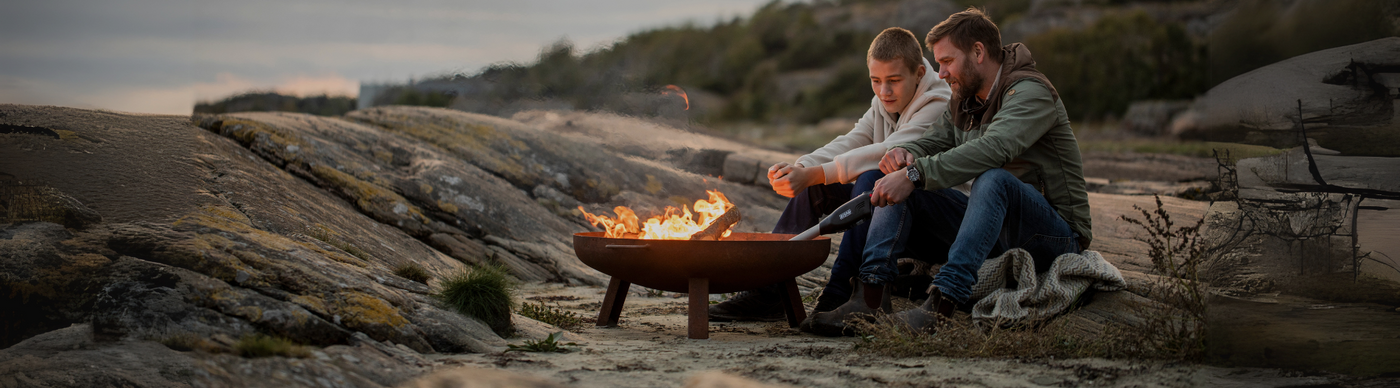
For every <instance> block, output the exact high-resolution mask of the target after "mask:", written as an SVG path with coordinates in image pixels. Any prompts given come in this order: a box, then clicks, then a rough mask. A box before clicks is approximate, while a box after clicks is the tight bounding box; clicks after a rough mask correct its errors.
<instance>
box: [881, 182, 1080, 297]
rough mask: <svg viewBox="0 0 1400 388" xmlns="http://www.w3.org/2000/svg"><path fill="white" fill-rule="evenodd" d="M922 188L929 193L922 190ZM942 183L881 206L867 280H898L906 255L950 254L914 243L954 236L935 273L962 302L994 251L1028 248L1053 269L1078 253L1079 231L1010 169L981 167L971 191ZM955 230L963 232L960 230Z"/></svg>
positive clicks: (1040, 265)
mask: <svg viewBox="0 0 1400 388" xmlns="http://www.w3.org/2000/svg"><path fill="white" fill-rule="evenodd" d="M919 193H927V194H924V195H918V194H919ZM959 197H962V194H961V193H958V192H957V191H955V190H951V189H943V190H938V191H934V192H928V191H924V190H918V189H916V190H914V192H913V193H911V194H910V196H909V199H907V200H905V201H904V202H901V203H899V204H895V205H890V206H886V207H882V208H878V209H876V210H875V214H874V218H872V219H871V224H870V232H869V235H868V241H867V243H866V246H865V251H864V253H863V260H862V263H861V267H860V275H859V276H860V279H861V281H862V282H865V283H873V284H885V283H889V282H892V281H894V278H895V275H896V273H897V270H896V267H895V260H897V259H898V258H899V257H913V258H915V259H919V260H924V261H930V262H935V263H936V262H937V261H939V259H943V258H941V257H939V256H938V255H936V254H935V255H930V254H929V253H928V252H919V251H917V250H910V249H909V248H910V247H914V246H919V245H921V244H922V245H925V246H930V245H931V246H940V245H942V244H943V243H944V242H945V241H946V242H947V243H948V250H947V251H946V252H947V255H946V259H945V260H946V261H947V262H946V264H944V265H943V268H942V269H940V270H939V271H938V275H937V276H934V278H933V284H934V285H935V286H938V289H939V291H940V292H942V293H943V295H944V296H945V297H948V298H950V299H952V300H954V301H956V302H958V303H966V302H968V300H967V299H968V298H969V296H970V294H971V293H972V285H973V284H974V283H976V282H977V271H978V270H979V269H981V268H982V262H983V261H985V260H986V259H987V258H988V257H995V256H1000V255H1001V254H1002V253H1003V252H1005V251H1006V250H1007V249H1011V248H1021V249H1025V250H1026V251H1027V252H1029V253H1030V254H1031V257H1032V258H1033V259H1034V260H1035V269H1036V272H1043V271H1045V270H1046V269H1049V268H1050V264H1051V263H1053V262H1054V260H1055V258H1056V257H1058V256H1059V255H1061V254H1064V253H1078V252H1079V250H1080V249H1079V242H1078V238H1079V235H1078V234H1076V233H1074V231H1073V230H1071V229H1070V227H1069V224H1068V223H1066V222H1065V220H1064V219H1062V218H1060V215H1059V213H1056V212H1055V208H1054V207H1052V206H1050V203H1049V202H1047V201H1046V200H1045V196H1043V195H1041V194H1040V192H1038V191H1036V190H1035V188H1034V187H1032V186H1031V185H1029V184H1026V183H1023V182H1021V181H1020V180H1018V179H1016V177H1015V176H1013V175H1011V173H1009V172H1007V171H1006V170H1003V169H999V168H997V169H991V170H987V172H984V173H982V175H981V176H978V177H977V180H976V181H975V182H974V183H973V185H972V194H971V196H970V197H965V198H966V199H965V200H964V201H963V202H962V203H964V204H965V207H964V208H963V211H959V207H958V206H957V204H958V200H957V198H959ZM953 236H956V237H953Z"/></svg>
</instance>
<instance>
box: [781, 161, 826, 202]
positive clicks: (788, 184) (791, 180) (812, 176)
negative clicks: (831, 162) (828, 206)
mask: <svg viewBox="0 0 1400 388" xmlns="http://www.w3.org/2000/svg"><path fill="white" fill-rule="evenodd" d="M768 181H769V182H770V183H771V184H772V185H773V191H774V192H777V193H778V195H781V196H784V197H788V198H792V197H795V196H797V193H800V192H802V190H806V189H807V187H810V186H812V185H818V184H823V183H826V173H825V172H823V171H822V167H821V166H816V167H804V166H802V164H795V165H790V164H787V163H778V164H774V165H773V167H769V168H768Z"/></svg>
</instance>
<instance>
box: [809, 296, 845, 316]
mask: <svg viewBox="0 0 1400 388" xmlns="http://www.w3.org/2000/svg"><path fill="white" fill-rule="evenodd" d="M849 299H851V297H850V296H847V295H840V294H837V293H835V292H826V291H822V295H821V296H818V297H817V307H813V308H812V312H813V313H824V312H827V311H831V310H835V309H836V307H839V306H841V304H842V303H846V301H847V300H849Z"/></svg>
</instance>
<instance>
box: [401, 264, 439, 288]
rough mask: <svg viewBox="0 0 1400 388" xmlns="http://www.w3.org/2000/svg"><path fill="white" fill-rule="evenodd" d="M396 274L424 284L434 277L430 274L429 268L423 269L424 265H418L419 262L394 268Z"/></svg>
mask: <svg viewBox="0 0 1400 388" xmlns="http://www.w3.org/2000/svg"><path fill="white" fill-rule="evenodd" d="M394 274H395V275H399V277H402V278H404V279H408V280H412V281H415V282H419V283H423V284H428V279H431V278H432V275H430V274H428V270H426V269H423V266H421V265H418V263H408V264H404V265H400V266H399V267H398V268H394Z"/></svg>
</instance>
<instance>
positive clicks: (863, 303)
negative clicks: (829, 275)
mask: <svg viewBox="0 0 1400 388" xmlns="http://www.w3.org/2000/svg"><path fill="white" fill-rule="evenodd" d="M855 281H856V280H855V279H854V278H852V279H851V282H852V283H854V282H855ZM853 288H855V290H856V292H855V293H852V294H851V298H850V299H848V300H847V301H846V303H844V304H842V305H840V306H837V307H836V308H835V309H833V310H831V311H827V312H819V313H813V314H812V315H811V316H808V317H807V319H806V320H803V321H802V324H801V325H799V327H798V329H799V330H802V331H805V332H808V333H812V334H817V335H823V336H828V337H837V336H843V335H845V336H850V335H855V332H854V331H853V330H851V328H850V327H849V326H848V325H847V324H846V321H847V320H848V319H851V318H862V319H867V320H868V319H873V318H874V317H875V316H876V315H878V314H881V313H889V311H890V299H889V298H890V295H889V292H888V286H887V285H884V286H882V285H874V284H859V285H856V286H855V287H853ZM867 295H868V296H869V297H870V298H868V299H869V300H867V298H866V296H867ZM872 302H874V303H875V305H874V306H872V305H871V303H872Z"/></svg>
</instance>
